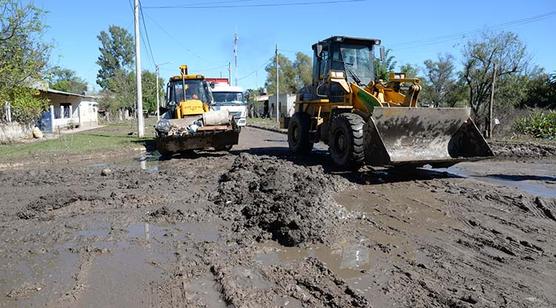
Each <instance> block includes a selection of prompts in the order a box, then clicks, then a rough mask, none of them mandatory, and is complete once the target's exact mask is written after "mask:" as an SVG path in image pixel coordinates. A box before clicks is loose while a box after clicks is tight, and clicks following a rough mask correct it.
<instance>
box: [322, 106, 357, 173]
mask: <svg viewBox="0 0 556 308" xmlns="http://www.w3.org/2000/svg"><path fill="white" fill-rule="evenodd" d="M364 129H365V121H364V120H363V118H362V117H361V116H359V115H357V114H355V113H341V114H339V115H337V116H335V117H334V118H332V123H331V127H330V137H329V141H328V142H329V143H328V145H329V149H328V150H329V151H330V156H331V157H332V160H333V161H334V163H335V164H336V165H338V166H339V167H342V168H357V167H359V166H361V165H363V163H364V162H365V147H364V143H363V141H364Z"/></svg>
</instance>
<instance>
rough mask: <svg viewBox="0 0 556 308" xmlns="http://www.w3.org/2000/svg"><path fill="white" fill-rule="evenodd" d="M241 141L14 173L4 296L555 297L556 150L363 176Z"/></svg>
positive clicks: (402, 300)
mask: <svg viewBox="0 0 556 308" xmlns="http://www.w3.org/2000/svg"><path fill="white" fill-rule="evenodd" d="M240 142H241V144H240V145H239V146H237V147H235V148H234V150H233V151H232V152H231V153H227V152H205V153H201V154H200V155H195V156H193V157H181V158H180V157H176V158H174V159H171V160H163V161H161V160H159V158H158V156H156V153H149V152H144V153H140V154H138V153H132V154H129V155H127V156H114V157H97V158H95V157H87V158H86V159H82V160H80V159H79V158H77V159H76V158H75V157H72V158H71V159H67V160H65V161H63V160H61V161H63V163H59V164H41V165H39V167H34V168H31V167H30V166H29V165H26V164H23V165H22V167H19V168H5V169H3V170H0V195H1V196H2V197H1V199H0V260H1V262H0V306H6V307H7V306H45V305H46V306H52V307H64V306H114V307H127V306H140V307H143V306H155V307H158V306H162V307H176V306H177V307H228V306H232V307H235V306H238V307H320V306H331V307H392V306H395V307H554V306H556V241H554V239H555V238H556V164H555V163H556V157H555V156H554V155H553V154H554V153H552V152H551V151H552V149H551V148H549V149H548V150H546V149H544V150H543V149H540V150H535V151H530V150H528V148H527V147H526V148H525V149H518V150H516V147H515V146H513V145H512V146H505V145H504V144H497V145H496V146H495V150H497V151H498V152H499V153H503V155H502V157H500V158H497V159H495V160H490V161H486V162H484V161H483V162H477V163H461V164H458V165H456V166H453V167H451V168H449V169H442V170H428V169H419V170H415V171H412V172H401V171H395V170H394V171H388V170H374V171H373V170H368V169H365V170H362V171H361V172H357V173H352V172H342V171H339V170H335V169H334V168H333V167H331V164H330V160H329V157H328V155H327V154H326V152H325V149H326V148H325V147H317V151H316V153H315V155H314V157H313V158H314V159H312V160H307V159H305V160H296V159H293V158H291V157H290V156H289V155H288V151H287V141H286V137H285V136H284V135H281V134H278V133H272V132H267V131H263V130H257V129H252V128H247V129H244V130H243V131H242V133H241V136H240ZM545 150H546V151H545ZM543 151H545V152H543ZM526 154H527V155H526ZM106 169H109V170H106ZM103 170H104V172H103Z"/></svg>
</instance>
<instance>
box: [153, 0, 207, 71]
mask: <svg viewBox="0 0 556 308" xmlns="http://www.w3.org/2000/svg"><path fill="white" fill-rule="evenodd" d="M145 8H146V7H145ZM145 16H146V17H147V18H149V19H150V20H151V21H152V22H153V24H154V25H155V26H157V27H158V28H159V29H160V30H161V31H162V32H164V34H166V35H167V36H168V37H169V38H170V39H172V41H174V42H176V43H178V44H180V45H181V46H182V47H183V49H184V50H185V51H186V52H188V53H190V54H191V55H193V56H195V57H196V58H198V59H200V60H203V61H211V60H209V59H206V58H204V57H201V56H200V55H198V54H197V53H195V52H193V51H192V50H191V49H189V48H187V46H185V44H183V43H182V42H181V41H180V40H178V39H177V38H176V37H175V36H173V35H172V34H170V32H168V31H167V30H166V29H165V28H164V27H163V26H162V25H160V24H159V23H158V22H157V21H156V20H155V19H154V18H152V17H151V16H150V15H149V14H148V13H145Z"/></svg>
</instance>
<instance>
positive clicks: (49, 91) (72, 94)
mask: <svg viewBox="0 0 556 308" xmlns="http://www.w3.org/2000/svg"><path fill="white" fill-rule="evenodd" d="M39 91H41V92H45V93H52V94H60V95H66V96H75V97H83V98H91V99H95V100H97V99H98V96H93V95H83V94H77V93H71V92H65V91H60V90H54V89H50V88H48V89H39Z"/></svg>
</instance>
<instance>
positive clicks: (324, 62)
mask: <svg viewBox="0 0 556 308" xmlns="http://www.w3.org/2000/svg"><path fill="white" fill-rule="evenodd" d="M320 55H321V59H320V68H319V75H320V78H319V79H321V80H322V79H326V76H327V75H328V50H323V51H322V52H321V54H320Z"/></svg>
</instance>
